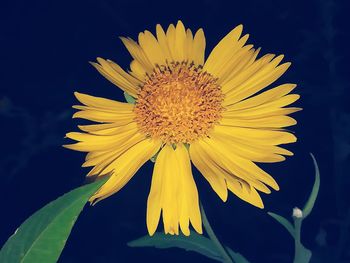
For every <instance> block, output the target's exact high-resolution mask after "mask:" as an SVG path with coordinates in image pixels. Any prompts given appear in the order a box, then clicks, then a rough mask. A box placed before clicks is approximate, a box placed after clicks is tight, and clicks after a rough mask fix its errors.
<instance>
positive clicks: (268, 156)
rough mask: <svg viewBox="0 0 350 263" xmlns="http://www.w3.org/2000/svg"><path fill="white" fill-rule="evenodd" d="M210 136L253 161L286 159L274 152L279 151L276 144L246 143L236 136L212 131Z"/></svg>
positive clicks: (270, 161)
mask: <svg viewBox="0 0 350 263" xmlns="http://www.w3.org/2000/svg"><path fill="white" fill-rule="evenodd" d="M211 138H213V139H215V140H218V141H220V142H222V143H224V144H226V145H230V149H231V151H232V152H234V153H235V154H237V155H239V156H241V157H243V158H246V159H248V160H252V161H254V162H260V163H275V162H281V161H284V160H285V159H286V158H285V157H283V156H281V155H279V154H276V152H280V151H279V148H278V147H277V146H273V145H271V146H267V145H254V144H253V142H252V143H246V142H244V141H242V140H239V139H237V138H235V139H233V138H230V137H226V136H222V135H219V134H217V133H212V134H211Z"/></svg>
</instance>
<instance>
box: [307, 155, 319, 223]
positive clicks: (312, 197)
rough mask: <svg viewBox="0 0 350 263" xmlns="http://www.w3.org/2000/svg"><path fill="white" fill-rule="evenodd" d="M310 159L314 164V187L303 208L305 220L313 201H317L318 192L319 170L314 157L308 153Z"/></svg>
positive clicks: (313, 203)
mask: <svg viewBox="0 0 350 263" xmlns="http://www.w3.org/2000/svg"><path fill="white" fill-rule="evenodd" d="M310 155H311V158H312V160H313V162H314V166H315V182H314V186H313V187H312V191H311V194H310V196H309V199H308V200H307V202H306V204H305V206H304V208H303V218H306V217H307V216H308V215H309V214H310V213H311V211H312V209H313V207H314V205H315V201H316V199H317V195H318V191H319V190H320V170H319V169H318V165H317V161H316V159H315V156H314V155H313V154H312V153H310Z"/></svg>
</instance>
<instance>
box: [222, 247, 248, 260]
mask: <svg viewBox="0 0 350 263" xmlns="http://www.w3.org/2000/svg"><path fill="white" fill-rule="evenodd" d="M226 250H227V252H228V253H229V254H230V256H231V258H232V259H233V262H235V263H249V261H248V259H246V258H245V257H243V256H242V255H241V254H240V253H237V252H234V251H233V250H232V249H231V248H229V247H226Z"/></svg>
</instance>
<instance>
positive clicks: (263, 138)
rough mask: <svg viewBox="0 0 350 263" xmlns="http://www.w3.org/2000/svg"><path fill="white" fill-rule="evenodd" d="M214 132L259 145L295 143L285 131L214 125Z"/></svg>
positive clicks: (294, 139) (293, 138)
mask: <svg viewBox="0 0 350 263" xmlns="http://www.w3.org/2000/svg"><path fill="white" fill-rule="evenodd" d="M214 132H215V133H219V134H220V135H223V136H228V138H232V139H233V140H234V139H239V140H243V141H246V142H247V143H249V142H250V143H253V144H259V145H278V144H287V143H293V142H296V140H297V138H296V137H295V136H294V135H293V134H292V133H289V132H286V131H276V130H264V129H252V128H243V127H231V126H222V125H216V126H215V127H214Z"/></svg>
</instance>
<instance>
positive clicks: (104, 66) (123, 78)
mask: <svg viewBox="0 0 350 263" xmlns="http://www.w3.org/2000/svg"><path fill="white" fill-rule="evenodd" d="M97 61H98V62H99V63H100V64H98V63H94V62H92V63H91V65H93V66H94V67H95V68H96V69H97V71H98V72H100V73H101V75H103V76H104V77H105V78H106V79H108V80H109V81H110V82H112V83H113V84H114V85H116V86H118V87H119V88H121V89H122V90H123V91H125V92H127V93H129V94H130V95H131V96H134V97H136V96H137V89H138V85H140V84H141V83H140V82H139V80H137V79H136V78H134V77H133V76H131V75H129V74H128V73H126V72H125V71H124V70H123V69H122V68H120V67H119V66H118V65H117V64H115V63H114V64H112V63H111V61H109V62H108V61H106V60H104V59H102V58H97Z"/></svg>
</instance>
